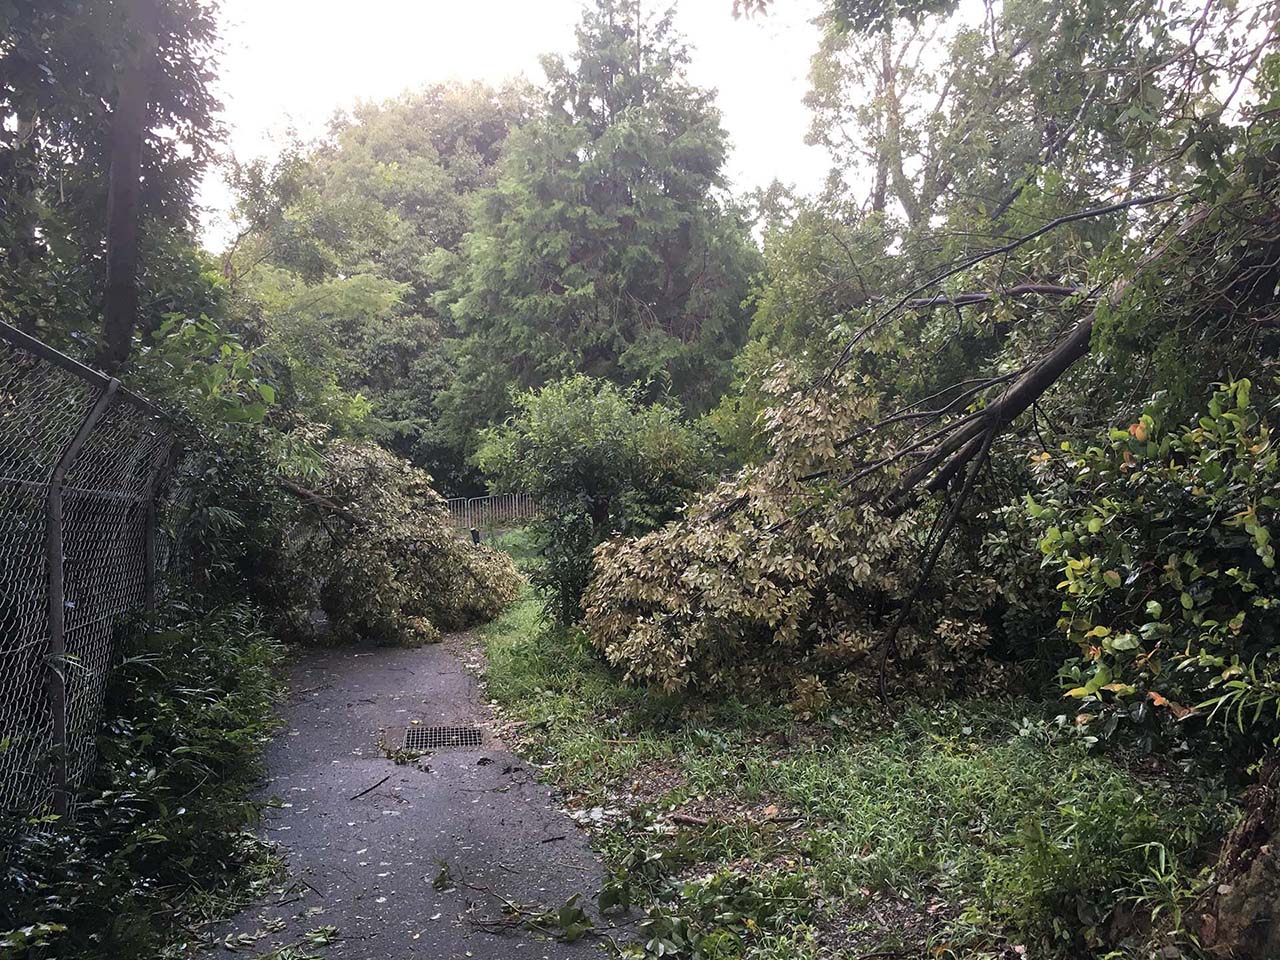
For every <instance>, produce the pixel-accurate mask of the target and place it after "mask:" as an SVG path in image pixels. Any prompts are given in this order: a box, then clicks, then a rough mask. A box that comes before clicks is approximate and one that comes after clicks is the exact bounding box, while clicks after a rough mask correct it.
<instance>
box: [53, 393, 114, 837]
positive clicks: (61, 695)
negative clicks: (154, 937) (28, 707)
mask: <svg viewBox="0 0 1280 960" xmlns="http://www.w3.org/2000/svg"><path fill="white" fill-rule="evenodd" d="M119 386H120V381H119V380H116V379H114V378H113V379H111V380H108V381H107V384H106V385H105V386H104V387H103V388H102V392H101V393H99V394H98V399H97V402H95V403H94V405H93V408H92V409H91V410H90V411H89V413H88V415H87V416H85V418H84V420H83V422H81V424H80V429H79V430H77V431H76V435H75V436H74V437H72V438H71V442H70V443H69V444H67V446H66V448H65V449H64V450H63V451H62V456H61V457H59V458H58V463H57V465H56V466H55V467H54V468H53V473H52V474H51V475H50V477H49V493H48V500H47V502H46V511H45V512H46V517H47V521H48V527H47V529H46V532H45V557H46V562H47V564H48V569H49V649H48V660H47V667H48V672H47V674H46V684H47V687H46V689H47V691H48V698H49V714H50V718H51V721H52V743H51V746H52V749H53V809H54V812H55V813H56V814H58V815H59V816H66V815H67V812H68V810H69V809H70V806H71V792H70V790H69V788H68V787H69V785H68V782H67V779H68V773H67V750H68V748H67V675H66V662H65V660H66V653H67V636H66V625H67V624H66V615H67V606H66V600H67V598H66V581H65V579H64V576H63V574H64V570H63V549H62V484H63V482H64V481H65V480H66V476H67V471H68V470H69V469H71V465H72V464H73V463H75V460H76V457H77V456H78V455H79V453H80V449H81V448H82V447H83V446H84V444H85V441H86V440H88V439H89V435H90V434H91V433H93V428H94V426H95V425H96V424H97V422H98V420H99V419H101V417H102V414H103V413H105V412H106V409H107V406H108V404H110V402H111V398H112V396H113V395H114V394H115V392H116V388H117V387H119Z"/></svg>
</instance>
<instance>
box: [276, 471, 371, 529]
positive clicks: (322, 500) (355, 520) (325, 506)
mask: <svg viewBox="0 0 1280 960" xmlns="http://www.w3.org/2000/svg"><path fill="white" fill-rule="evenodd" d="M276 482H277V483H279V484H280V488H281V489H282V490H285V491H287V492H289V493H291V494H293V495H294V496H295V497H297V498H298V499H299V500H301V501H303V502H304V503H309V504H311V505H312V506H313V507H319V508H320V509H322V510H325V511H327V512H329V513H336V514H337V515H338V516H340V517H342V519H343V520H346V521H347V523H349V524H351V525H352V526H353V527H358V526H361V525H362V524H363V522H364V521H362V520H361V519H360V518H359V517H357V516H356V515H355V514H354V513H352V512H351V511H350V510H348V509H347V508H346V507H344V506H343V505H342V504H340V503H336V502H335V501H333V500H330V499H329V498H328V497H326V496H325V495H324V494H322V493H316V491H314V490H311V489H310V488H308V487H304V486H303V485H302V484H300V483H295V482H294V481H292V480H290V479H289V478H288V477H277V478H276Z"/></svg>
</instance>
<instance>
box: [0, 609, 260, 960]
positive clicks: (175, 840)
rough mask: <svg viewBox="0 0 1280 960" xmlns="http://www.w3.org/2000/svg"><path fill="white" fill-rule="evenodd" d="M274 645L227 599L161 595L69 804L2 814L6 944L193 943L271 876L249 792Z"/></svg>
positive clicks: (113, 691)
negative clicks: (83, 784) (38, 814)
mask: <svg viewBox="0 0 1280 960" xmlns="http://www.w3.org/2000/svg"><path fill="white" fill-rule="evenodd" d="M279 657H280V649H279V647H278V646H277V645H276V643H275V642H274V641H273V640H272V639H271V638H270V637H268V636H267V635H266V634H265V633H263V632H262V631H261V630H260V629H259V627H258V622H257V617H256V616H255V615H254V613H253V612H252V611H251V610H250V609H249V608H247V607H244V606H235V605H233V606H228V607H222V608H219V609H217V610H215V611H214V612H212V613H207V614H197V613H195V612H193V611H190V610H187V609H183V608H173V609H170V610H168V611H166V612H165V614H164V615H163V616H161V617H159V618H158V619H157V620H156V622H155V623H154V624H153V625H152V626H151V627H150V628H149V629H146V630H139V631H138V632H137V635H136V636H135V637H133V638H132V639H131V640H129V641H128V643H127V646H126V650H125V655H124V659H123V661H122V662H121V663H120V665H119V667H118V668H117V669H116V670H115V671H114V672H113V675H112V680H111V685H110V689H109V691H108V694H107V702H106V706H105V710H104V721H103V727H102V732H101V734H100V737H99V742H98V748H99V751H100V754H99V756H100V759H99V761H98V765H97V769H96V774H95V778H94V780H93V783H92V785H91V787H90V788H89V789H88V790H87V791H85V792H84V793H83V794H82V795H81V796H80V797H79V798H78V803H77V805H76V813H75V818H74V820H73V821H71V822H70V823H67V822H60V821H58V820H57V819H56V818H45V819H42V820H40V821H36V822H33V821H31V820H30V819H28V818H20V817H12V816H11V817H9V818H8V819H7V820H6V821H5V822H4V824H3V829H4V831H5V843H4V845H3V847H4V849H5V851H6V853H5V857H4V860H3V862H2V867H3V873H2V875H0V958H3V960H9V958H13V960H17V958H19V957H21V958H23V960H43V958H52V957H57V958H59V960H107V958H111V960H120V958H125V957H130V958H133V957H137V958H142V957H178V956H188V955H189V954H190V951H191V947H192V944H193V942H194V939H195V936H196V931H197V929H198V927H199V926H200V925H201V923H202V922H203V921H205V920H208V919H213V918H216V917H219V916H221V915H224V914H226V913H227V912H229V910H230V909H231V907H233V906H234V905H235V904H236V903H237V902H240V901H241V900H242V899H243V898H244V897H245V896H246V894H247V892H248V890H249V889H250V888H251V887H253V886H254V884H255V880H259V881H263V882H265V881H266V879H267V877H268V876H269V874H270V871H271V868H272V862H271V858H270V854H269V851H268V850H267V848H266V847H265V846H263V845H262V843H261V842H260V841H259V840H257V839H256V838H255V837H254V835H253V833H252V829H251V828H252V827H253V825H254V824H255V822H256V819H257V812H258V811H257V807H256V805H255V804H254V803H253V802H251V800H250V799H249V794H250V789H251V786H252V784H253V782H254V780H255V779H256V777H257V776H258V773H259V759H260V754H261V750H262V747H263V745H264V743H265V742H266V740H267V738H268V737H269V736H270V734H271V732H272V730H273V728H274V720H273V718H272V709H273V704H274V702H275V700H276V698H277V694H278V683H279V680H278V677H277V672H276V670H275V668H276V665H277V663H278V660H279Z"/></svg>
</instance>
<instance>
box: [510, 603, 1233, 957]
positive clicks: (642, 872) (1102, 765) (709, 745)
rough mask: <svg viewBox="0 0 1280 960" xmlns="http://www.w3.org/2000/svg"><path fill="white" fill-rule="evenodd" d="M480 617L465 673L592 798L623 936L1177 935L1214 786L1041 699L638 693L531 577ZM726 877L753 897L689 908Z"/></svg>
mask: <svg viewBox="0 0 1280 960" xmlns="http://www.w3.org/2000/svg"><path fill="white" fill-rule="evenodd" d="M485 637H486V644H487V651H488V658H489V669H488V689H489V691H490V694H491V696H493V697H494V698H495V699H496V700H497V701H499V702H500V703H501V704H502V706H503V708H504V710H505V711H506V712H507V714H508V716H509V717H510V718H511V719H512V720H514V721H515V722H516V723H515V726H516V729H518V730H522V731H524V733H523V736H522V739H523V745H522V749H523V750H524V751H525V752H526V753H527V755H529V756H530V757H531V759H534V760H537V761H538V762H541V763H542V764H544V765H546V768H547V771H548V773H547V775H548V776H549V777H550V778H551V780H552V781H553V782H554V783H555V784H556V785H557V786H558V787H559V788H560V789H561V790H563V791H564V792H565V794H566V795H567V797H568V801H569V803H570V805H571V806H572V807H575V808H580V809H583V810H587V811H591V812H592V813H594V816H588V817H586V818H584V819H587V820H588V821H589V822H591V823H592V824H593V826H594V828H595V831H596V836H595V838H594V839H595V842H596V844H597V846H598V847H599V848H600V849H601V850H602V852H603V854H604V856H605V860H606V866H607V867H608V869H609V870H610V872H611V874H612V875H613V878H614V879H613V880H612V882H611V884H610V886H609V887H607V888H606V891H605V905H606V906H608V905H611V904H613V903H618V902H623V903H626V902H634V903H637V904H639V905H640V906H642V907H649V908H650V916H649V920H647V921H646V922H645V923H644V924H642V927H643V929H642V931H641V935H640V938H639V944H640V945H639V946H635V947H632V948H631V949H632V950H633V951H640V955H645V956H663V955H666V956H675V957H690V958H701V957H754V958H770V957H778V958H781V957H815V958H816V957H823V958H828V957H855V956H863V955H866V954H868V953H876V952H879V951H887V952H884V953H882V954H879V955H884V956H907V957H912V956H930V957H966V958H970V957H983V956H990V957H1000V956H1009V957H1014V956H1031V957H1098V956H1115V957H1148V956H1187V957H1192V956H1196V955H1197V954H1196V952H1195V950H1196V947H1195V944H1194V939H1193V937H1192V936H1191V934H1190V933H1189V932H1188V929H1187V924H1185V923H1184V922H1183V912H1184V911H1185V909H1186V908H1187V906H1188V904H1189V903H1190V901H1191V899H1192V897H1193V895H1194V893H1195V892H1196V890H1197V886H1198V884H1199V883H1200V882H1201V877H1200V873H1201V869H1202V866H1203V865H1204V864H1205V863H1207V862H1208V861H1209V860H1210V859H1211V856H1210V855H1211V853H1212V850H1211V846H1212V844H1213V842H1214V840H1215V838H1217V837H1219V836H1220V835H1221V833H1222V831H1223V830H1224V828H1225V826H1226V824H1227V822H1228V821H1229V818H1230V810H1231V807H1230V804H1229V803H1228V802H1227V801H1226V799H1225V795H1224V794H1223V793H1221V792H1220V791H1219V790H1217V789H1216V788H1214V787H1213V786H1212V785H1208V784H1197V783H1194V782H1188V781H1187V780H1186V779H1185V778H1183V777H1182V776H1180V775H1179V776H1178V777H1176V778H1175V777H1174V776H1172V775H1171V776H1169V777H1168V778H1166V777H1165V776H1164V775H1163V773H1162V771H1161V770H1160V769H1159V768H1157V767H1155V766H1153V765H1151V764H1150V763H1149V762H1148V763H1147V765H1146V766H1141V765H1139V763H1138V761H1135V762H1134V763H1133V764H1128V765H1126V763H1125V761H1124V758H1119V759H1117V758H1113V757H1107V756H1100V755H1096V754H1095V753H1094V752H1092V750H1091V743H1090V741H1089V740H1088V738H1085V737H1083V736H1082V735H1081V733H1080V732H1079V731H1078V729H1077V727H1076V726H1075V724H1074V722H1071V721H1069V720H1068V719H1066V718H1063V717H1059V716H1057V713H1058V711H1059V710H1060V709H1061V707H1060V705H1058V704H1040V703H1034V702H1030V701H1015V700H1008V701H992V700H968V701H959V702H933V703H927V702H915V703H910V704H903V705H900V706H898V707H897V708H896V709H895V711H893V713H891V714H885V713H884V712H882V711H880V710H879V709H878V708H873V707H871V706H869V705H861V706H856V707H845V708H837V709H833V710H831V711H830V712H828V713H826V714H825V715H823V716H821V717H819V718H816V719H814V718H810V719H807V720H806V719H801V718H799V717H797V716H796V715H795V714H793V713H792V712H791V711H789V710H788V709H787V708H786V707H784V706H780V705H773V704H771V703H768V702H763V701H756V702H752V703H744V702H741V701H738V700H735V699H733V698H731V697H725V698H720V699H716V700H712V701H705V700H703V701H699V700H696V699H692V698H689V697H684V696H679V695H664V694H657V693H654V692H653V691H651V690H642V689H638V688H635V687H631V686H627V685H624V684H623V683H621V682H620V681H619V680H618V679H617V677H616V676H615V675H614V674H613V673H611V672H610V671H609V670H608V669H607V668H606V667H605V666H604V665H603V664H602V663H601V662H600V661H599V660H598V659H597V658H596V657H595V656H594V655H593V654H592V653H591V652H590V651H589V650H588V648H587V647H586V645H585V643H584V641H583V640H582V638H581V637H580V636H578V635H577V634H575V633H573V632H567V631H558V630H554V629H549V628H547V627H545V625H544V623H543V620H542V617H541V615H540V609H539V607H538V604H537V602H536V600H535V599H533V598H532V597H526V598H525V599H523V600H522V601H520V602H518V603H517V604H516V605H514V606H513V607H512V608H511V609H510V610H509V611H508V612H507V613H506V615H505V616H503V617H502V618H501V619H500V620H498V621H497V622H495V623H494V624H492V625H491V626H490V627H489V628H488V629H487V630H486V631H485ZM735 878H736V879H735ZM743 878H749V881H750V888H751V890H752V891H754V893H751V894H750V896H748V894H747V893H746V892H745V891H744V890H742V889H739V888H738V887H734V890H735V894H734V896H735V897H742V896H748V900H750V904H756V905H755V906H751V905H750V904H749V905H748V906H745V907H742V909H738V908H729V907H725V905H724V903H722V902H721V901H719V900H716V903H717V904H719V906H718V907H714V908H712V909H709V910H708V909H703V906H705V903H704V901H706V900H707V898H708V897H711V899H712V900H715V898H716V896H718V894H714V891H716V890H721V889H722V888H724V887H725V885H731V886H732V885H734V884H740V883H742V882H747V881H746V880H744V879H743ZM690 880H694V881H696V883H695V886H693V887H688V886H687V884H686V881H690ZM709 891H711V892H709ZM760 896H764V897H765V899H766V900H767V901H769V902H770V903H771V904H772V905H773V906H772V908H771V910H770V911H766V912H769V913H770V916H771V917H772V918H773V919H772V921H770V922H766V921H764V920H762V919H761V918H760V917H759V916H758V914H759V913H760V910H759V906H758V902H757V900H751V899H750V898H751V897H756V898H758V897H760ZM700 904H701V905H702V906H700ZM780 905H781V909H779V906H780ZM699 918H701V919H699ZM664 938H665V939H664ZM646 945H647V946H646ZM646 949H647V950H648V951H649V952H648V953H645V952H644V951H645V950H646ZM1159 951H1162V952H1159Z"/></svg>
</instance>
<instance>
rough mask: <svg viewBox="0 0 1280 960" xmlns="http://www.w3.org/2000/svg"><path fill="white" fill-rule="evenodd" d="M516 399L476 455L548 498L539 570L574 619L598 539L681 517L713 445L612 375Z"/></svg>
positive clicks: (512, 485) (486, 466)
mask: <svg viewBox="0 0 1280 960" xmlns="http://www.w3.org/2000/svg"><path fill="white" fill-rule="evenodd" d="M515 402H516V413H515V415H514V416H513V417H511V419H510V420H508V421H507V423H506V424H504V425H502V426H500V427H493V428H490V429H489V430H487V431H486V432H485V435H484V441H483V443H482V445H481V447H480V451H479V453H478V454H477V456H476V462H477V463H478V464H479V466H480V468H481V469H482V470H483V471H484V472H485V474H486V475H487V476H488V477H489V479H490V483H491V484H492V486H493V487H494V488H495V489H497V490H509V491H516V492H520V493H528V494H532V495H534V496H536V497H538V498H540V499H541V500H542V501H543V503H544V505H545V508H546V516H545V518H544V519H543V520H542V521H541V522H540V523H538V524H536V526H535V532H536V534H537V537H538V540H539V541H540V545H541V549H542V556H543V562H542V563H541V564H540V565H539V566H538V568H537V569H535V571H534V576H533V579H534V583H535V584H536V585H537V586H538V587H539V588H540V589H541V590H542V592H543V593H544V594H545V595H546V596H547V597H548V599H549V600H550V606H551V609H552V612H553V613H554V615H555V617H556V619H557V620H558V621H559V622H561V623H572V622H574V621H576V620H577V619H578V617H579V615H580V613H581V608H580V602H581V597H582V593H583V590H585V588H586V585H587V580H588V578H589V576H590V572H591V565H592V561H591V550H592V548H593V547H595V546H596V544H598V543H600V542H601V541H602V540H604V539H606V538H608V537H610V536H612V535H614V534H615V533H618V532H629V533H635V532H643V531H646V530H651V529H653V527H655V526H657V525H658V524H660V523H663V522H664V521H666V520H668V519H670V518H671V517H672V516H674V515H675V513H676V512H677V511H678V510H679V508H680V507H681V506H682V505H683V504H684V502H685V501H686V500H687V499H688V498H689V496H690V494H691V492H692V491H694V490H696V489H697V488H698V487H699V486H700V485H701V484H702V482H703V478H704V476H705V475H706V473H707V471H708V470H709V468H710V452H709V447H708V444H707V441H706V439H705V438H704V437H703V436H702V434H701V433H699V432H698V431H697V430H695V429H694V428H693V427H691V426H690V425H689V424H687V423H685V422H684V421H683V420H682V419H681V418H680V415H679V414H678V413H677V412H676V411H675V410H673V409H671V408H670V407H666V406H663V405H661V404H650V405H645V404H642V403H641V402H640V401H639V399H638V398H637V396H636V395H635V394H634V393H633V392H627V391H624V390H621V389H619V388H618V387H615V386H614V385H613V384H611V383H609V382H607V381H604V380H595V379H593V378H591V377H586V376H576V377H571V378H570V379H567V380H563V381H560V382H558V383H553V384H550V385H549V386H547V387H544V388H543V389H541V390H533V391H529V392H528V393H525V394H523V395H521V396H519V397H517V398H516V401H515Z"/></svg>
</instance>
